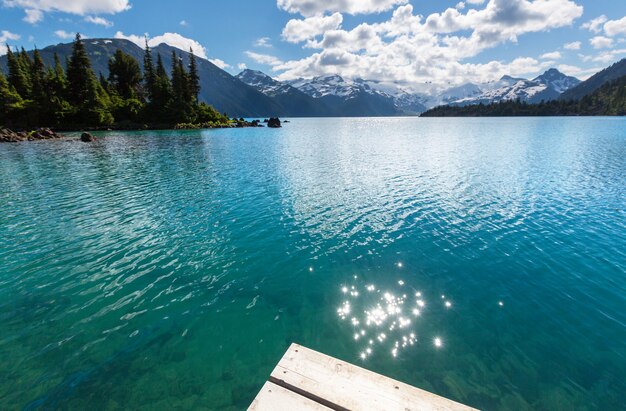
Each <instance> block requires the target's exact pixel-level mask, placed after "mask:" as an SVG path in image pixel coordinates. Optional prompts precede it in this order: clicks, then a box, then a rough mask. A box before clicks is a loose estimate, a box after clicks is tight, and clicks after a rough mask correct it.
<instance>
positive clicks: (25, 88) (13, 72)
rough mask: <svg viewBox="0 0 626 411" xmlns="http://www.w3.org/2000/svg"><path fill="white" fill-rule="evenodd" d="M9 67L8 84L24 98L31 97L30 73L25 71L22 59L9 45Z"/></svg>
mask: <svg viewBox="0 0 626 411" xmlns="http://www.w3.org/2000/svg"><path fill="white" fill-rule="evenodd" d="M7 66H8V69H9V75H8V78H7V80H8V82H9V85H10V86H12V87H13V88H14V89H15V91H16V92H17V93H18V94H19V95H20V96H21V97H22V98H28V97H29V96H30V81H29V78H28V77H29V76H28V74H29V71H24V69H23V63H21V62H20V57H19V56H18V55H15V53H13V51H12V50H11V47H9V46H8V45H7Z"/></svg>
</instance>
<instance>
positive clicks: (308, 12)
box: [277, 0, 408, 17]
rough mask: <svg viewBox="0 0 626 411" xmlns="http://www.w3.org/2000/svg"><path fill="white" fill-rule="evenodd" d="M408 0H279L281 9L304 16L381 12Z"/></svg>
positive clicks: (278, 3)
mask: <svg viewBox="0 0 626 411" xmlns="http://www.w3.org/2000/svg"><path fill="white" fill-rule="evenodd" d="M406 3H408V0H278V1H277V5H278V7H279V8H280V9H283V10H285V11H288V12H289V13H297V14H301V15H303V16H304V17H312V16H320V15H323V14H324V13H326V12H330V13H335V12H339V13H347V14H369V13H380V12H383V11H387V10H391V9H392V8H393V7H395V6H397V5H400V4H406Z"/></svg>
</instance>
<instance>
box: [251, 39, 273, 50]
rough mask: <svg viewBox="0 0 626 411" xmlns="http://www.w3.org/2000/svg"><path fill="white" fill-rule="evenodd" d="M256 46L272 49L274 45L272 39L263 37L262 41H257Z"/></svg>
mask: <svg viewBox="0 0 626 411" xmlns="http://www.w3.org/2000/svg"><path fill="white" fill-rule="evenodd" d="M254 45H255V46H256V47H265V48H272V47H273V46H272V43H271V42H270V38H269V37H261V38H260V39H257V40H256V41H255V42H254Z"/></svg>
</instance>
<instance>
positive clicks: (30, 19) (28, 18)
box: [22, 9, 43, 24]
mask: <svg viewBox="0 0 626 411" xmlns="http://www.w3.org/2000/svg"><path fill="white" fill-rule="evenodd" d="M24 13H25V16H24V18H23V19H22V20H24V21H25V22H26V23H30V24H37V23H39V22H40V21H42V20H43V12H42V11H41V10H37V9H26V10H24Z"/></svg>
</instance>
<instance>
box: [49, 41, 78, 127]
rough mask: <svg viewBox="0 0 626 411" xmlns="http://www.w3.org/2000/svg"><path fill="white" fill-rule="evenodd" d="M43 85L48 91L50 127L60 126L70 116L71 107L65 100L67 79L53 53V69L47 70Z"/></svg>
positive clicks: (59, 61) (57, 57)
mask: <svg viewBox="0 0 626 411" xmlns="http://www.w3.org/2000/svg"><path fill="white" fill-rule="evenodd" d="M45 84H46V87H47V89H48V90H47V91H48V98H49V102H48V106H49V112H50V114H49V116H50V121H51V125H54V126H58V125H62V124H63V121H64V119H65V118H66V117H67V116H68V115H71V113H72V106H71V105H70V103H68V102H67V100H66V99H65V95H66V91H67V79H66V78H65V70H64V69H63V66H62V65H61V60H60V59H59V56H58V55H57V54H56V53H54V67H50V68H48V71H47V73H46V80H45Z"/></svg>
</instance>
